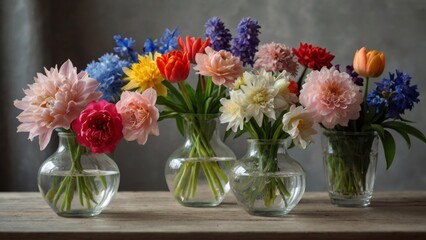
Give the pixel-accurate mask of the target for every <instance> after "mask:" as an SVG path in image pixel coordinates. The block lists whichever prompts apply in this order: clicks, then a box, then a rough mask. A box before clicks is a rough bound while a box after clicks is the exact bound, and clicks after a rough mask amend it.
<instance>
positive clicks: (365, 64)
mask: <svg viewBox="0 0 426 240" xmlns="http://www.w3.org/2000/svg"><path fill="white" fill-rule="evenodd" d="M353 65H354V69H355V72H357V73H358V74H359V75H361V76H364V77H378V76H380V75H381V74H382V73H383V70H384V69H385V54H384V53H383V52H379V51H376V50H370V51H367V49H366V48H365V47H363V48H361V49H359V50H357V51H356V53H355V56H354V64H353Z"/></svg>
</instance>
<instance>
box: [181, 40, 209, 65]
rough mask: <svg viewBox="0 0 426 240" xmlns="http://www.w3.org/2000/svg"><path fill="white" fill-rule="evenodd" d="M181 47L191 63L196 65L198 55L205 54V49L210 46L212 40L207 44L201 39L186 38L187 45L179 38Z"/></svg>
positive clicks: (207, 41)
mask: <svg viewBox="0 0 426 240" xmlns="http://www.w3.org/2000/svg"><path fill="white" fill-rule="evenodd" d="M178 43H179V47H180V48H182V50H183V51H184V52H186V53H187V54H188V59H189V61H190V62H191V63H195V55H196V54H197V53H204V49H205V48H206V47H208V46H210V38H207V39H206V41H205V42H203V40H201V38H197V39H195V37H190V36H186V44H185V42H184V41H183V38H182V37H179V38H178Z"/></svg>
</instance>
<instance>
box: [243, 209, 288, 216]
mask: <svg viewBox="0 0 426 240" xmlns="http://www.w3.org/2000/svg"><path fill="white" fill-rule="evenodd" d="M247 212H248V213H249V214H250V215H254V216H260V217H282V216H285V215H287V214H288V213H289V212H290V210H288V211H262V210H251V211H247Z"/></svg>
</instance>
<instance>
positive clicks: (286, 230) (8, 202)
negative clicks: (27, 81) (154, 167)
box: [0, 191, 426, 240]
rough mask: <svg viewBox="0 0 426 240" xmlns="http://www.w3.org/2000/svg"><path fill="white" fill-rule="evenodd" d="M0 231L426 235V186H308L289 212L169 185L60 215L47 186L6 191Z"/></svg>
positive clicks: (104, 236)
mask: <svg viewBox="0 0 426 240" xmlns="http://www.w3.org/2000/svg"><path fill="white" fill-rule="evenodd" d="M0 239H73V240H75V239H101V240H110V239H120V240H127V239H129V240H132V239H186V240H188V239H203V240H209V239H220V240H226V239H232V240H235V239H245V240H251V239H266V240H268V239H285V240H291V239H304V240H305V239H358V240H359V239H362V240H365V239H386V240H390V239H410V240H413V239H426V192H423V191H422V192H376V193H375V194H374V196H373V201H372V204H371V206H370V207H367V208H340V207H335V206H333V205H331V204H330V202H329V199H328V195H327V193H322V192H319V193H317V192H307V193H305V195H304V196H303V199H302V200H301V202H300V203H299V205H298V206H296V208H295V209H293V211H292V212H290V214H289V215H287V216H284V217H257V216H251V215H249V214H247V213H246V212H245V211H244V210H243V209H242V208H240V207H239V206H238V205H237V204H236V203H235V200H234V198H233V197H232V195H231V196H229V197H228V198H227V199H226V200H225V202H224V203H223V204H222V205H221V206H219V207H216V208H187V207H182V206H181V205H179V204H178V203H177V202H176V201H175V200H174V199H173V198H172V196H171V194H170V193H168V192H118V193H117V195H116V196H115V198H114V199H113V201H112V202H111V204H110V205H109V206H108V207H107V209H105V210H104V211H103V212H102V213H101V215H99V216H97V217H94V218H63V217H59V216H57V215H56V214H55V213H54V212H53V211H52V210H51V209H50V208H49V207H48V205H47V204H46V203H45V202H44V200H43V199H42V197H41V195H40V193H24V192H20V193H7V192H1V193H0Z"/></svg>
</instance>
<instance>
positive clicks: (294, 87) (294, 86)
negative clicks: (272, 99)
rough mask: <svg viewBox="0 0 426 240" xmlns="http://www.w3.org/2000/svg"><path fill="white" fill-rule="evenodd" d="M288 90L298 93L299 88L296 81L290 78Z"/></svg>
mask: <svg viewBox="0 0 426 240" xmlns="http://www.w3.org/2000/svg"><path fill="white" fill-rule="evenodd" d="M288 90H289V91H290V92H291V93H293V94H296V95H299V89H298V86H297V82H295V81H293V80H290V85H288Z"/></svg>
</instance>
